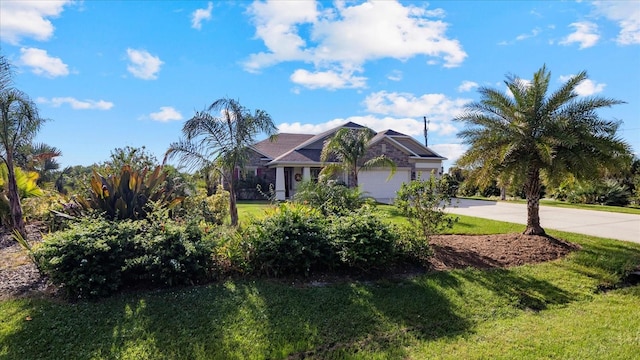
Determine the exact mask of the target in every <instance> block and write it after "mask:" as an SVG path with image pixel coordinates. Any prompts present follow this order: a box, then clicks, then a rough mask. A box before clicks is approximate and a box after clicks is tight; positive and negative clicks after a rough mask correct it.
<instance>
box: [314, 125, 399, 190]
mask: <svg viewBox="0 0 640 360" xmlns="http://www.w3.org/2000/svg"><path fill="white" fill-rule="evenodd" d="M375 135H376V133H375V132H374V131H373V130H371V129H369V128H363V129H348V128H342V129H340V130H338V131H337V132H336V134H335V135H334V136H333V137H331V138H329V139H328V140H327V141H325V143H324V145H323V147H322V152H321V153H320V161H322V162H327V161H329V160H333V159H335V160H337V161H335V162H332V163H330V164H326V165H325V167H324V168H323V169H322V171H321V172H320V174H321V175H332V174H335V173H336V172H338V171H344V172H346V173H347V174H348V175H349V178H350V180H353V181H349V186H350V187H358V173H359V172H360V170H367V169H371V168H374V167H390V168H391V174H390V175H389V177H391V176H393V174H395V172H396V164H395V162H393V160H391V159H390V158H388V157H387V156H385V155H380V156H377V157H374V158H372V159H369V160H367V161H364V158H365V156H366V154H367V150H368V149H369V141H370V140H371V139H372V138H373V137H374V136H375Z"/></svg>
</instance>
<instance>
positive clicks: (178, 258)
mask: <svg viewBox="0 0 640 360" xmlns="http://www.w3.org/2000/svg"><path fill="white" fill-rule="evenodd" d="M141 230H142V231H141V232H138V233H137V234H136V236H135V237H134V239H133V246H134V248H135V252H134V256H133V257H131V258H128V259H126V260H125V266H124V267H123V269H122V271H123V276H124V277H125V283H126V284H130V283H131V284H135V283H149V284H154V285H159V286H177V285H193V284H195V283H198V282H201V281H203V280H206V279H207V278H208V276H209V273H210V269H211V261H212V259H211V251H212V248H213V245H212V244H208V243H206V242H203V241H201V238H202V234H201V232H200V230H199V228H198V227H197V225H195V224H191V225H188V226H183V225H178V224H176V223H175V222H174V221H166V222H161V223H159V222H146V224H144V226H142V227H141Z"/></svg>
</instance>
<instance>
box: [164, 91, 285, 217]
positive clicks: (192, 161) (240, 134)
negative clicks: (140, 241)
mask: <svg viewBox="0 0 640 360" xmlns="http://www.w3.org/2000/svg"><path fill="white" fill-rule="evenodd" d="M212 111H213V112H215V115H212V114H211V112H212ZM276 130H277V129H276V126H275V125H274V124H273V121H272V120H271V116H269V114H267V113H266V112H265V111H263V110H255V111H254V112H250V111H249V110H248V109H247V108H245V107H243V106H242V105H240V103H238V102H237V101H236V100H233V99H228V98H223V99H219V100H216V101H215V102H213V103H212V104H211V105H210V106H209V107H208V108H207V109H206V110H205V111H201V112H196V114H195V116H194V117H192V118H191V119H189V120H187V121H186V122H185V124H184V126H183V128H182V134H183V136H184V137H183V138H182V139H180V140H179V141H178V142H175V143H172V144H171V145H170V146H169V150H167V158H173V157H178V159H179V161H180V162H181V164H184V165H186V166H188V167H192V168H204V167H214V168H216V169H218V170H219V172H220V173H221V174H222V177H223V178H224V181H225V182H226V183H227V184H228V186H229V192H230V196H229V214H230V215H231V224H232V225H233V226H236V225H238V209H237V206H236V194H235V188H236V181H237V179H236V178H235V176H234V171H235V169H237V168H242V167H244V165H245V163H246V161H247V156H248V152H247V151H248V149H249V146H250V145H252V144H253V143H254V141H255V137H256V136H258V135H259V134H260V133H265V134H267V135H268V136H270V137H271V138H273V137H274V136H275V135H274V134H275V132H276Z"/></svg>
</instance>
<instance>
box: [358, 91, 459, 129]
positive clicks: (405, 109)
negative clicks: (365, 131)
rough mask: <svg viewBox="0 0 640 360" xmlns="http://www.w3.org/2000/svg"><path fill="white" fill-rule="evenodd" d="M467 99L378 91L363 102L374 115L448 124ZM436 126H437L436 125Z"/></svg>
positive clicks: (445, 127) (441, 127) (446, 127)
mask: <svg viewBox="0 0 640 360" xmlns="http://www.w3.org/2000/svg"><path fill="white" fill-rule="evenodd" d="M470 101H471V100H469V99H461V98H459V99H449V98H447V96H445V95H444V94H425V95H422V96H420V97H416V96H414V95H413V94H407V93H394V92H391V93H390V92H386V91H379V92H376V93H372V94H370V95H369V96H367V97H366V98H365V100H364V104H365V106H366V109H367V111H369V112H371V113H375V114H383V115H391V116H401V117H410V118H422V117H423V116H426V117H427V118H429V119H430V120H431V121H434V120H435V121H436V122H442V123H445V122H447V123H448V122H449V121H450V120H451V119H453V118H455V117H456V116H458V115H460V114H461V113H462V112H463V110H464V106H465V105H466V104H467V103H469V102H470ZM436 126H439V125H437V123H436ZM439 127H440V130H442V131H450V130H452V127H448V126H444V125H440V126H439Z"/></svg>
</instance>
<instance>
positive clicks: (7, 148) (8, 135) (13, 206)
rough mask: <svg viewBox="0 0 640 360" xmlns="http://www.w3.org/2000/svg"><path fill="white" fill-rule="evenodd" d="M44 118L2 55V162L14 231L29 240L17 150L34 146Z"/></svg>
mask: <svg viewBox="0 0 640 360" xmlns="http://www.w3.org/2000/svg"><path fill="white" fill-rule="evenodd" d="M43 122H44V119H42V118H41V117H40V116H39V114H38V108H37V107H36V105H35V104H34V103H33V102H32V101H31V99H29V97H28V96H27V95H26V94H25V93H23V92H22V91H20V90H17V89H15V88H13V87H12V86H11V66H10V64H9V63H8V61H7V60H6V59H5V57H4V56H1V55H0V145H1V147H0V161H1V162H3V163H5V164H6V165H7V171H8V178H7V196H8V200H9V208H10V214H11V215H10V222H11V228H12V229H13V230H16V231H18V233H19V235H20V236H22V238H25V239H26V238H27V231H26V229H25V224H24V219H23V214H22V205H21V203H20V196H19V192H18V184H17V183H16V174H15V168H14V166H15V161H14V157H15V153H16V150H17V149H18V148H19V147H21V146H23V145H25V144H29V143H31V141H32V139H33V137H34V136H35V134H36V133H37V132H38V130H39V129H40V126H42V123H43Z"/></svg>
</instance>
